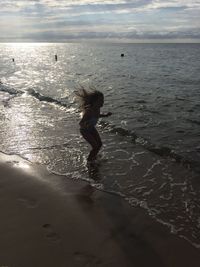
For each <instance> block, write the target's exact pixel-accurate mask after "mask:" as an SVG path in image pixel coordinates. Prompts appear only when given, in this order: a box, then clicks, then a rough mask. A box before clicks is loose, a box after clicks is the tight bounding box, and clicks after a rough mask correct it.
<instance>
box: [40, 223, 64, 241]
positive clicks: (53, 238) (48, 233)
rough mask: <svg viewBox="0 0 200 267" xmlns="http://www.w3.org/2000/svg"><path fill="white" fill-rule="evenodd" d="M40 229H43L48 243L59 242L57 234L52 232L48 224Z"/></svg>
mask: <svg viewBox="0 0 200 267" xmlns="http://www.w3.org/2000/svg"><path fill="white" fill-rule="evenodd" d="M42 227H43V229H45V232H46V234H45V236H46V238H47V239H49V240H50V241H53V242H59V241H60V236H59V234H57V233H56V232H55V231H54V230H53V228H52V226H51V225H50V224H48V223H46V224H43V225H42Z"/></svg>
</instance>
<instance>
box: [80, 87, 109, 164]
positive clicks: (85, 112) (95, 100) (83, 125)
mask: <svg viewBox="0 0 200 267" xmlns="http://www.w3.org/2000/svg"><path fill="white" fill-rule="evenodd" d="M76 95H77V96H78V97H79V99H80V101H81V109H82V118H81V121H80V122H79V125H80V133H81V135H82V136H83V138H84V139H85V140H86V141H87V142H88V143H89V144H90V145H91V146H92V150H91V151H90V153H89V156H88V158H87V160H88V161H89V162H91V161H94V160H95V159H96V156H97V154H98V152H99V150H100V148H101V147H102V141H101V138H100V136H99V133H98V131H97V130H96V128H95V126H96V124H97V122H98V119H99V118H102V117H108V116H110V115H112V113H111V112H108V113H107V114H101V113H100V108H101V107H102V106H103V104H104V95H103V93H101V92H100V91H97V90H92V91H88V90H85V89H84V88H81V89H79V90H78V92H76Z"/></svg>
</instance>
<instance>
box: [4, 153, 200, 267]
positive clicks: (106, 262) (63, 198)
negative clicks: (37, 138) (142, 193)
mask: <svg viewBox="0 0 200 267" xmlns="http://www.w3.org/2000/svg"><path fill="white" fill-rule="evenodd" d="M0 210H1V218H0V266H8V267H46V266H48V267H55V266H56V267H68V266H69V267H74V266H75V267H79V266H80V267H84V266H85V267H86V266H87V267H89V266H91V267H95V266H107V267H112V266H113V267H129V266H130V267H133V266H136V267H143V266H144V267H146V266H154V267H162V266H165V267H173V266H174V267H179V266H180V267H188V266H192V267H198V266H200V252H199V250H198V249H196V248H194V247H193V246H192V245H191V244H190V243H188V242H187V241H186V240H184V239H181V238H179V237H177V236H175V235H172V234H170V233H168V229H167V228H165V227H164V226H163V225H160V224H159V223H157V222H155V221H154V220H153V219H151V218H150V217H149V215H147V213H146V212H145V211H144V210H143V209H141V208H133V207H130V206H129V205H128V203H127V202H126V201H124V200H123V199H122V198H120V197H119V196H114V195H111V194H108V193H104V192H101V191H98V190H95V189H94V188H92V187H91V186H90V185H89V184H87V183H86V182H83V181H72V180H70V179H68V178H67V177H66V176H58V175H54V174H50V173H49V172H48V171H47V170H46V169H45V168H44V167H42V166H39V165H36V164H35V165H34V164H32V163H30V162H28V161H26V160H24V159H22V158H20V157H18V156H10V155H5V154H3V153H1V154H0Z"/></svg>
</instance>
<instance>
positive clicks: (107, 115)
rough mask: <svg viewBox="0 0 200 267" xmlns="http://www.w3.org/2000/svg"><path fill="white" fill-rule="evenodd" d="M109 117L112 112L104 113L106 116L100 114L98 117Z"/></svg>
mask: <svg viewBox="0 0 200 267" xmlns="http://www.w3.org/2000/svg"><path fill="white" fill-rule="evenodd" d="M111 115H112V112H108V113H106V114H100V115H99V117H100V118H103V117H109V116H111Z"/></svg>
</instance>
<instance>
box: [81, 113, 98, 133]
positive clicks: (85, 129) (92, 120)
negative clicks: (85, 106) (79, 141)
mask: <svg viewBox="0 0 200 267" xmlns="http://www.w3.org/2000/svg"><path fill="white" fill-rule="evenodd" d="M97 121H98V119H97V118H96V117H92V118H90V119H89V120H88V121H87V122H86V123H87V124H88V125H89V126H88V127H83V126H82V127H81V128H80V131H81V132H92V131H93V130H94V129H95V126H96V124H97Z"/></svg>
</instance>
